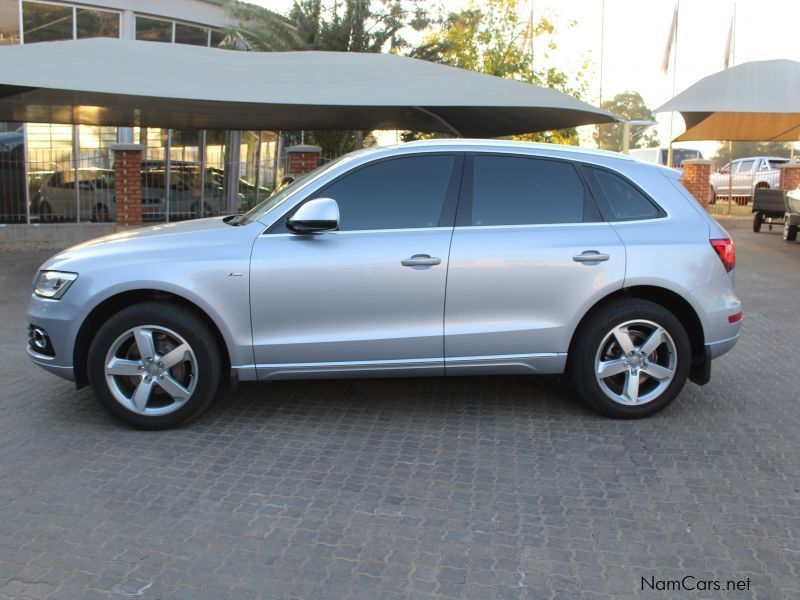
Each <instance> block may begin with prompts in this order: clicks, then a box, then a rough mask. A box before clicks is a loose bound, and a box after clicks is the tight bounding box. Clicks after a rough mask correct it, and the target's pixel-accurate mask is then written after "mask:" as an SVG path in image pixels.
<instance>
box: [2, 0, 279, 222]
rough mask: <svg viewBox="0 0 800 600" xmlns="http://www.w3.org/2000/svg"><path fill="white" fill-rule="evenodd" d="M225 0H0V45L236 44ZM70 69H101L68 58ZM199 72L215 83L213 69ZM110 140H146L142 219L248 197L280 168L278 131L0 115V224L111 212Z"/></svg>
mask: <svg viewBox="0 0 800 600" xmlns="http://www.w3.org/2000/svg"><path fill="white" fill-rule="evenodd" d="M223 4H224V0H170V1H169V2H164V1H160V0H95V1H93V2H91V3H90V4H88V3H81V4H76V3H72V2H60V1H50V0H48V1H40V0H0V45H7V44H35V43H41V42H48V41H59V40H72V39H85V38H93V37H109V38H121V39H136V40H145V41H154V42H167V43H175V44H191V45H199V46H208V47H217V48H218V47H234V46H235V45H236V44H235V43H234V42H233V40H231V39H229V38H228V36H227V35H226V33H225V26H226V24H227V23H228V22H229V21H228V18H227V17H226V15H225V11H224V8H223ZM152 68H153V69H158V68H159V65H158V64H154V65H152ZM74 76H75V77H77V78H83V77H102V76H103V74H102V73H87V72H85V71H84V70H83V69H82V68H81V65H78V64H76V65H75V70H74ZM204 76H205V77H207V78H208V85H210V86H213V85H214V73H213V72H208V73H206V74H205V75H204ZM117 143H135V144H141V145H142V146H143V147H144V155H143V160H142V171H141V179H142V181H141V184H142V185H141V187H142V217H143V219H144V220H145V221H150V222H159V221H169V220H179V219H185V218H192V217H197V216H208V215H215V214H220V213H223V212H230V211H235V210H241V209H244V208H246V207H249V206H252V205H253V204H255V203H256V202H258V201H260V200H262V199H263V198H264V197H265V196H266V195H267V194H268V193H269V191H270V190H271V188H272V187H273V184H274V179H275V174H276V169H277V167H278V164H277V160H276V156H277V145H278V144H277V135H276V134H275V133H274V132H270V131H222V130H207V131H196V130H191V131H179V130H171V129H170V130H168V129H157V128H143V127H133V128H129V127H104V126H88V125H61V124H53V123H25V124H20V123H0V223H33V224H35V223H49V222H56V223H61V222H65V223H66V222H72V223H75V222H87V221H99V222H103V221H110V220H113V218H114V214H113V213H114V184H115V182H114V169H113V152H112V151H111V146H112V145H114V144H117Z"/></svg>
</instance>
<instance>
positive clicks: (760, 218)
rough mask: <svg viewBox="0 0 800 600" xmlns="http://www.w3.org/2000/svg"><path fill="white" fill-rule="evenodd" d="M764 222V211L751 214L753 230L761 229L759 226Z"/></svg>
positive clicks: (757, 231)
mask: <svg viewBox="0 0 800 600" xmlns="http://www.w3.org/2000/svg"><path fill="white" fill-rule="evenodd" d="M763 224H764V213H762V212H757V213H756V214H755V215H754V216H753V231H755V232H756V233H759V232H760V231H761V226H762V225H763Z"/></svg>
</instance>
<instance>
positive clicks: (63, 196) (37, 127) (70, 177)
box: [27, 123, 78, 223]
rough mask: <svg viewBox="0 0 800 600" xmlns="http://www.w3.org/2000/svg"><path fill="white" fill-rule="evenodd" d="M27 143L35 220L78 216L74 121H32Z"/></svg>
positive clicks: (29, 192)
mask: <svg viewBox="0 0 800 600" xmlns="http://www.w3.org/2000/svg"><path fill="white" fill-rule="evenodd" d="M27 146H28V194H29V201H30V211H31V221H32V222H40V223H52V222H66V221H75V220H77V215H78V198H77V189H76V186H75V159H74V155H73V151H74V144H73V127H72V125H55V124H47V123H28V125H27Z"/></svg>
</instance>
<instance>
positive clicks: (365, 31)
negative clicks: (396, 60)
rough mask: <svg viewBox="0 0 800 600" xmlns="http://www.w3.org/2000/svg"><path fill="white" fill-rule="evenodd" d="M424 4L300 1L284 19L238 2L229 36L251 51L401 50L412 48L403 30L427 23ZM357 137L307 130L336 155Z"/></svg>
mask: <svg viewBox="0 0 800 600" xmlns="http://www.w3.org/2000/svg"><path fill="white" fill-rule="evenodd" d="M424 6H425V4H424V2H423V0H295V1H294V4H293V5H292V8H291V9H290V10H289V13H288V14H287V15H286V16H285V17H284V16H281V15H278V14H276V13H274V12H272V11H270V10H267V9H266V8H262V7H260V6H255V5H253V4H247V3H245V2H240V1H238V0H235V1H232V2H229V3H228V5H227V11H228V14H229V15H230V16H231V17H232V19H233V20H234V21H236V23H237V25H235V26H232V27H231V28H230V29H229V34H231V35H232V36H235V37H238V38H239V39H241V40H242V41H243V42H244V43H245V44H246V45H247V47H248V48H249V49H250V50H255V51H260V52H276V51H290V50H329V51H338V52H386V51H389V52H398V51H401V50H404V49H406V48H407V47H408V42H407V40H406V39H405V38H404V37H403V32H404V31H407V30H408V29H409V28H410V29H415V30H421V29H423V28H424V27H426V26H427V25H428V19H427V14H426V11H425V8H424ZM359 133H360V132H359ZM287 137H288V142H289V143H295V142H297V141H299V134H298V133H297V132H288V133H287ZM355 138H356V132H353V131H309V132H306V141H307V142H311V143H315V144H317V145H319V146H322V148H323V152H324V153H325V154H328V155H332V156H338V155H340V154H344V153H346V152H349V151H350V150H353V149H354V147H355Z"/></svg>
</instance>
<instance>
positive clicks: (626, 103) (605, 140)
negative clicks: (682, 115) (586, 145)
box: [594, 91, 660, 152]
mask: <svg viewBox="0 0 800 600" xmlns="http://www.w3.org/2000/svg"><path fill="white" fill-rule="evenodd" d="M600 106H601V108H605V109H606V110H608V111H611V112H612V113H614V114H615V115H619V116H620V117H625V118H626V119H628V120H629V121H639V120H642V121H655V118H656V116H655V115H654V114H653V111H652V110H650V109H649V108H648V107H647V105H646V104H645V102H644V100H643V99H642V97H641V95H640V94H639V92H634V91H628V92H622V93H621V94H617V95H616V96H614V97H613V98H612V99H611V100H606V101H604V102H603V103H602V104H601V105H600ZM644 130H645V127H642V126H633V127H631V137H632V138H633V139H632V140H631V144H630V145H631V148H654V147H656V146H658V145H659V143H660V142H659V140H658V133H656V132H655V131H653V130H650V131H648V132H646V133H644V134H642V132H643V131H644ZM640 134H641V135H640ZM594 141H595V142H596V143H597V147H598V148H603V149H604V150H614V151H615V152H620V151H621V150H622V125H621V124H617V123H613V124H612V123H609V124H605V125H598V126H597V128H596V129H595V132H594Z"/></svg>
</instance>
